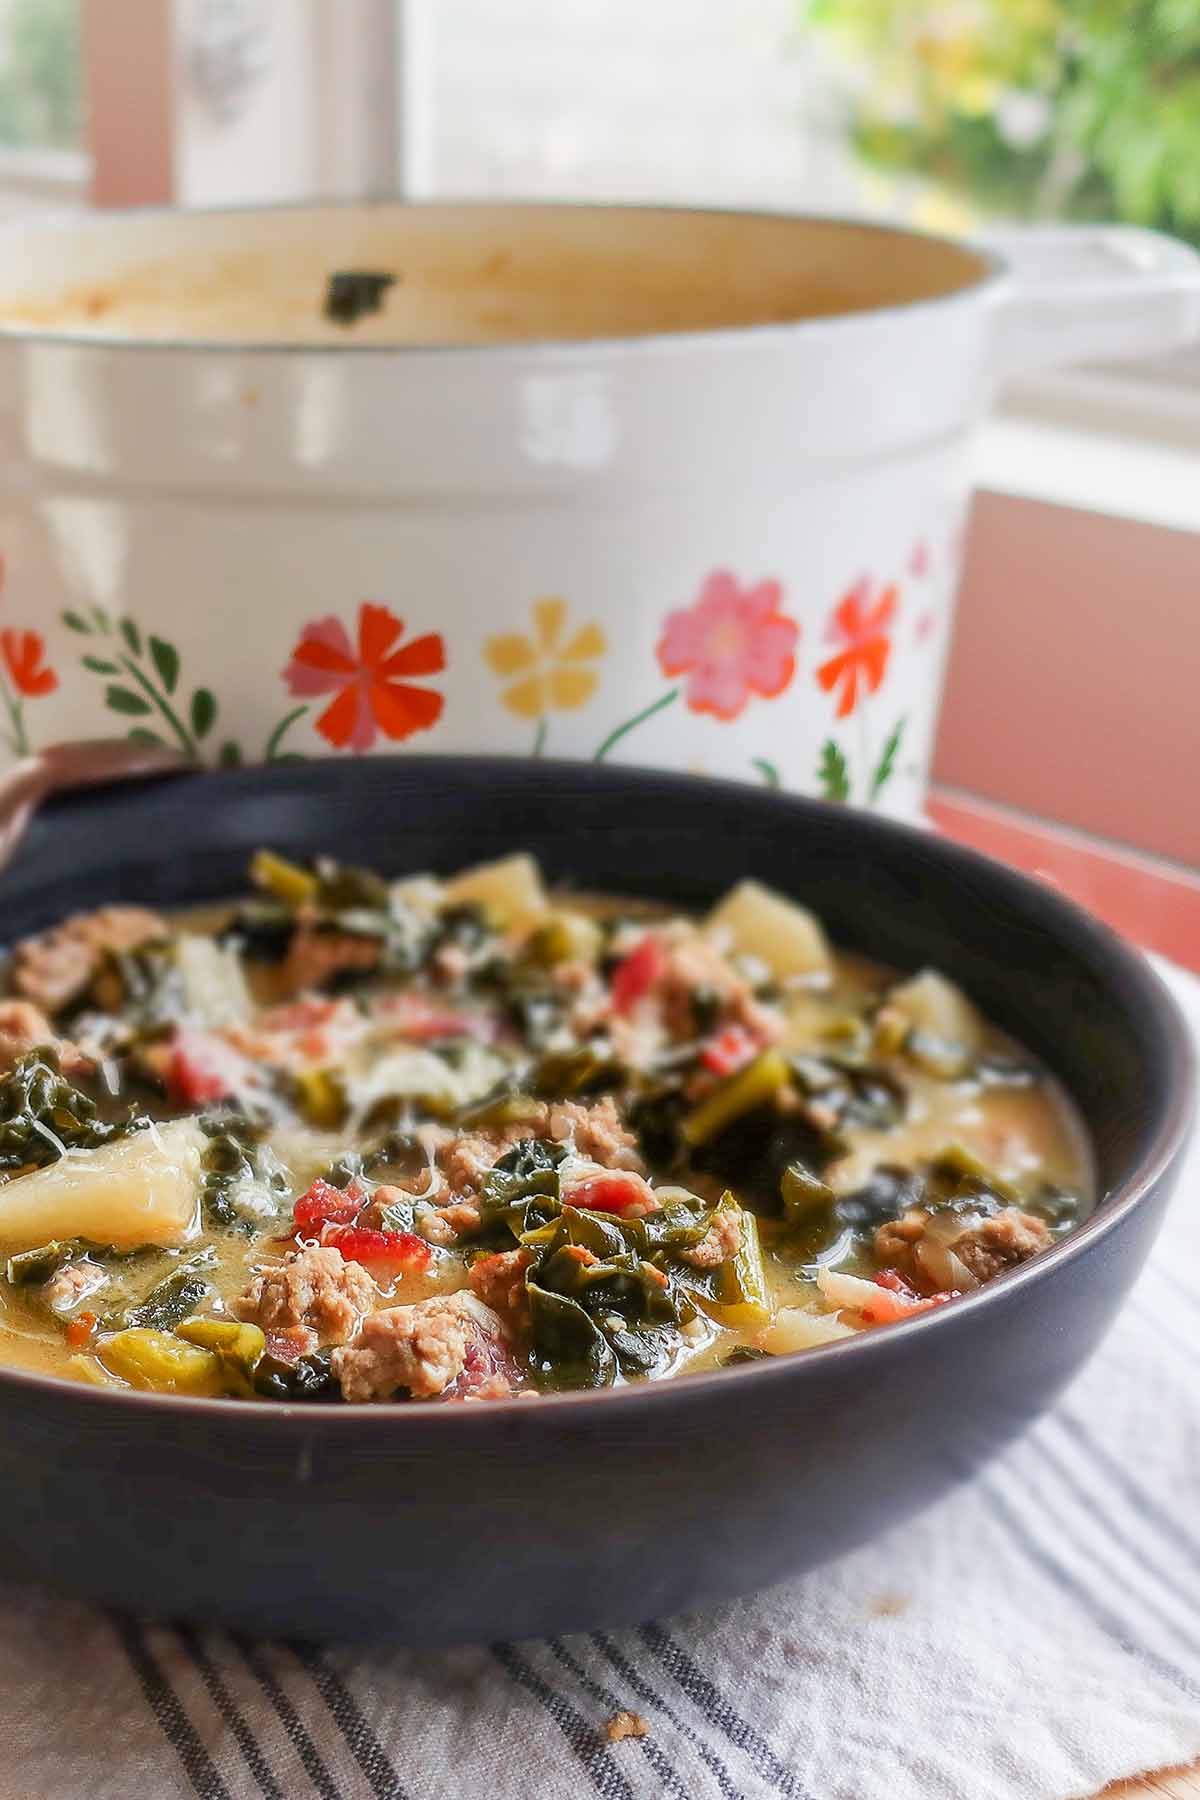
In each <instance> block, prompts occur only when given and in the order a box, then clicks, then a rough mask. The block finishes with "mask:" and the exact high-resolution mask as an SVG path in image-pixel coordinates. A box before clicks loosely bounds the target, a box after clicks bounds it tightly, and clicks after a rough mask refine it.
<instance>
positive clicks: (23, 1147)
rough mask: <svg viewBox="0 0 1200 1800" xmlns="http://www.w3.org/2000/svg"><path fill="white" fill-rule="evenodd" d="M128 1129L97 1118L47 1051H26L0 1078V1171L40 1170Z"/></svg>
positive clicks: (93, 1105)
mask: <svg viewBox="0 0 1200 1800" xmlns="http://www.w3.org/2000/svg"><path fill="white" fill-rule="evenodd" d="M129 1129H130V1123H129V1121H128V1120H125V1121H121V1122H117V1123H113V1122H110V1121H108V1120H106V1119H102V1118H101V1117H100V1115H99V1112H98V1110H97V1107H96V1103H95V1101H94V1100H91V1099H89V1098H88V1096H87V1095H86V1094H85V1093H83V1092H82V1091H81V1090H80V1089H79V1088H77V1087H73V1086H72V1084H71V1083H70V1082H69V1081H68V1080H67V1078H66V1076H65V1075H63V1074H62V1073H61V1072H60V1070H59V1066H58V1057H57V1055H56V1054H55V1052H54V1051H53V1050H51V1049H48V1048H46V1049H41V1050H31V1051H30V1052H29V1053H28V1055H26V1056H23V1057H21V1058H20V1060H19V1061H18V1062H17V1063H15V1064H14V1065H13V1067H12V1068H11V1069H10V1070H9V1072H8V1074H7V1075H4V1076H2V1077H0V1169H20V1168H25V1167H28V1166H29V1165H30V1164H32V1165H33V1166H34V1167H36V1168H39V1169H40V1168H45V1167H46V1166H47V1165H48V1164H50V1163H52V1162H57V1161H58V1159H59V1157H60V1156H61V1155H62V1154H63V1151H64V1150H95V1149H96V1148H97V1147H98V1146H99V1145H100V1144H107V1143H108V1142H109V1141H110V1140H111V1139H112V1138H115V1137H120V1136H122V1135H123V1133H124V1132H126V1131H128V1130H129Z"/></svg>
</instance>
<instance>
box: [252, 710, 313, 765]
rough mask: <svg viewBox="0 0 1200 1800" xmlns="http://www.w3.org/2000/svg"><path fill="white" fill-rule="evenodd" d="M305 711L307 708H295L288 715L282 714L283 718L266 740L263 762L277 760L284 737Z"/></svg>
mask: <svg viewBox="0 0 1200 1800" xmlns="http://www.w3.org/2000/svg"><path fill="white" fill-rule="evenodd" d="M307 711H308V707H307V706H295V707H293V708H292V710H291V712H290V713H285V714H284V716H283V718H282V719H280V721H279V723H278V725H277V726H276V727H275V729H274V731H273V732H272V733H271V735H270V737H269V738H268V739H267V742H266V746H265V748H264V750H263V761H264V762H274V761H275V760H276V759H277V757H278V755H279V746H280V744H281V743H282V742H283V740H284V737H285V736H286V734H287V733H288V732H289V731H290V730H291V728H292V726H293V725H294V724H295V723H296V720H297V719H302V718H303V717H304V715H305V713H306V712H307Z"/></svg>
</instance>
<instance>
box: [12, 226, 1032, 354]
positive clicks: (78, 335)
mask: <svg viewBox="0 0 1200 1800" xmlns="http://www.w3.org/2000/svg"><path fill="white" fill-rule="evenodd" d="M388 208H391V209H393V210H400V209H408V210H411V211H414V212H415V211H433V210H441V211H445V212H453V211H460V212H470V211H489V210H490V211H495V212H500V211H516V210H521V209H524V210H527V211H530V212H536V211H552V210H569V211H572V212H579V213H584V212H597V213H601V212H603V213H618V212H627V213H650V214H655V213H656V214H660V215H663V216H668V217H669V216H675V217H678V216H699V217H702V218H721V219H738V220H742V219H745V220H770V221H775V222H778V223H781V224H791V225H801V226H802V225H825V226H838V227H841V228H842V229H846V230H852V231H863V232H868V233H874V234H876V235H877V236H878V237H879V238H880V239H883V238H885V237H891V238H908V239H912V240H914V241H916V242H918V243H921V244H924V245H927V246H929V247H931V248H932V247H934V246H936V247H938V248H940V249H947V250H956V251H959V252H960V253H962V254H965V255H969V256H972V257H974V258H975V260H976V261H977V262H978V264H979V265H980V266H979V272H978V274H977V275H975V276H974V278H973V279H971V280H968V281H964V282H963V284H962V285H961V286H958V287H953V288H949V289H946V290H945V291H944V292H941V293H937V294H927V295H924V296H922V297H920V298H917V299H912V300H896V301H891V302H888V303H886V304H883V305H880V306H862V307H858V308H855V309H854V310H846V311H842V312H837V313H829V314H818V315H817V316H815V317H813V318H807V319H806V318H803V317H802V318H798V319H782V320H780V319H775V320H768V319H764V320H761V321H758V322H754V321H750V322H748V323H745V324H741V325H719V326H712V327H708V328H705V329H701V330H695V331H684V330H674V331H673V330H660V331H639V332H629V333H624V334H616V335H613V334H600V335H597V336H595V337H584V338H571V337H566V338H562V337H552V336H536V337H525V338H514V339H498V340H496V341H493V342H488V341H481V342H478V343H473V342H471V341H469V340H468V341H465V342H449V343H437V342H431V343H404V342H399V343H379V342H374V343H363V342H361V341H360V342H353V341H347V342H345V343H331V342H329V341H328V340H326V339H317V338H311V339H303V338H301V339H288V340H280V339H278V338H254V337H229V338H214V337H138V336H135V335H132V334H130V335H125V336H119V337H118V336H108V335H106V334H104V333H103V332H99V331H85V330H79V329H75V330H65V331H56V330H54V329H52V328H48V327H45V326H38V327H30V326H22V325H19V324H15V323H10V322H9V321H8V320H7V319H6V317H5V305H6V303H5V302H2V301H0V347H3V346H4V345H10V344H11V345H21V344H31V345H33V344H36V345H39V346H42V345H47V346H48V345H63V346H70V347H72V348H74V349H84V348H86V349H94V350H98V351H100V350H105V351H109V352H121V351H126V352H128V351H134V350H136V351H138V352H139V353H141V354H144V353H145V352H147V351H174V352H180V351H182V352H186V353H188V354H191V353H200V354H205V355H210V356H211V355H213V354H216V353H224V354H226V355H245V354H249V353H253V354H254V355H256V356H260V355H267V356H270V357H272V358H275V357H294V356H312V357H342V356H345V355H346V354H347V353H348V352H349V353H350V354H351V355H352V356H354V357H356V358H357V357H368V358H369V357H386V356H390V357H394V358H397V359H399V358H403V359H406V360H410V359H413V358H419V357H420V356H422V355H426V354H427V355H430V356H434V357H437V358H439V359H441V358H450V357H454V358H457V359H462V360H467V359H472V358H478V359H479V360H481V361H487V362H489V363H492V362H500V363H505V362H509V361H513V360H518V359H519V358H521V357H522V356H529V355H531V354H536V355H537V356H539V357H544V356H545V355H546V354H547V353H551V354H552V355H553V357H554V359H555V361H556V362H557V361H565V362H576V361H586V360H587V358H588V357H589V356H591V357H593V358H594V357H596V356H598V355H604V356H605V357H609V356H614V355H620V356H623V357H629V356H634V355H638V354H646V353H649V352H658V353H660V354H661V353H663V352H671V353H675V354H680V353H688V352H691V353H693V354H697V353H702V352H703V351H705V350H719V349H731V348H743V349H745V348H747V347H749V346H756V347H758V346H762V345H767V346H771V345H776V344H782V343H786V342H790V341H791V340H793V339H795V338H797V337H803V338H804V339H805V340H808V339H811V338H813V337H817V338H820V337H823V336H825V335H826V334H829V335H834V336H836V335H838V334H841V333H843V332H845V331H846V330H848V329H852V328H853V327H855V326H858V327H859V328H862V327H863V325H864V323H865V322H868V321H873V320H879V321H881V322H887V321H892V320H897V319H905V318H910V317H913V316H916V315H919V314H920V313H921V312H922V311H933V312H934V314H935V316H940V315H941V313H942V311H943V310H944V309H945V308H948V307H957V306H962V305H968V304H972V305H973V304H976V303H977V302H978V301H979V300H980V298H981V297H983V296H987V295H990V296H991V297H992V298H994V299H998V298H1001V297H1002V296H1003V295H1004V293H1005V292H1007V290H1008V288H1009V286H1010V285H1011V280H1012V274H1011V265H1010V263H1009V261H1008V259H1007V258H1006V257H1005V256H1004V255H1003V254H1002V253H1001V252H1000V251H999V250H998V249H996V248H994V247H992V246H990V245H988V244H985V243H982V242H977V241H974V240H968V239H963V238H956V237H952V236H951V235H950V234H949V233H948V232H940V231H930V230H926V229H923V228H922V227H919V226H913V225H905V224H901V223H900V222H899V221H892V220H888V219H878V218H857V217H855V215H854V214H853V213H821V212H810V211H789V210H788V209H786V208H783V207H735V206H693V205H688V204H686V203H678V204H671V203H662V204H657V203H655V202H653V201H636V200H635V201H624V200H579V199H570V198H566V199H555V198H551V197H549V196H539V197H537V198H525V197H520V196H513V197H511V198H509V197H505V198H499V197H497V196H495V195H492V196H487V195H479V196H474V195H469V194H462V195H460V194H456V195H453V196H449V197H447V198H445V199H440V198H438V197H437V196H433V197H431V198H428V199H411V200H402V199H395V198H390V197H389V198H373V199H362V200H344V199H331V200H277V201H271V202H268V203H266V204H258V205H256V204H254V203H253V202H246V203H245V204H242V205H237V206H222V205H214V206H197V207H180V206H158V205H147V206H124V207H114V208H111V209H108V210H106V211H105V212H104V213H103V214H101V215H94V216H91V217H89V216H87V215H85V216H84V217H83V219H82V220H81V219H78V218H73V217H72V216H71V215H65V216H64V217H62V218H60V217H58V216H56V215H50V216H47V217H42V218H35V219H29V220H21V219H14V220H12V221H9V222H8V223H6V224H4V225H2V226H0V245H3V244H4V243H5V241H6V240H11V241H12V242H13V243H14V244H15V243H17V242H18V241H19V240H20V239H21V238H22V237H27V236H28V235H30V234H31V233H35V234H37V235H38V236H39V237H51V236H54V235H56V234H63V235H65V234H67V233H68V232H69V233H72V234H75V235H77V234H78V232H79V231H80V229H84V230H91V231H99V230H100V229H101V228H102V226H109V225H112V224H114V223H119V222H120V221H121V220H123V219H142V218H147V219H151V220H153V219H156V218H171V219H174V218H180V217H188V218H198V219H205V218H209V219H211V218H232V219H238V218H245V217H256V216H257V217H262V216H263V215H266V214H274V213H301V212H331V213H336V212H344V213H351V212H356V211H360V212H366V211H382V210H385V209H388ZM96 279H97V280H103V279H105V278H104V277H97V278H96Z"/></svg>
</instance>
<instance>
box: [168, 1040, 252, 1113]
mask: <svg viewBox="0 0 1200 1800" xmlns="http://www.w3.org/2000/svg"><path fill="white" fill-rule="evenodd" d="M253 1073H254V1071H253V1069H252V1068H251V1066H250V1064H248V1063H247V1061H246V1059H245V1057H244V1056H243V1055H242V1054H241V1052H240V1051H238V1050H235V1049H234V1047H233V1045H232V1044H229V1043H227V1042H226V1041H225V1039H224V1038H222V1037H218V1036H217V1034H216V1032H213V1031H201V1030H198V1029H197V1028H196V1027H195V1026H191V1025H181V1026H179V1027H177V1029H176V1032H175V1037H174V1039H173V1041H172V1044H171V1053H170V1061H169V1062H168V1064H167V1088H168V1090H169V1092H170V1095H171V1098H172V1100H174V1101H176V1102H178V1103H179V1104H181V1105H184V1106H203V1105H205V1104H206V1103H207V1102H210V1101H213V1100H225V1099H227V1098H228V1097H229V1095H230V1094H234V1093H236V1092H237V1090H238V1088H239V1087H242V1086H244V1085H245V1084H246V1082H247V1081H248V1080H250V1079H251V1077H252V1076H253Z"/></svg>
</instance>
